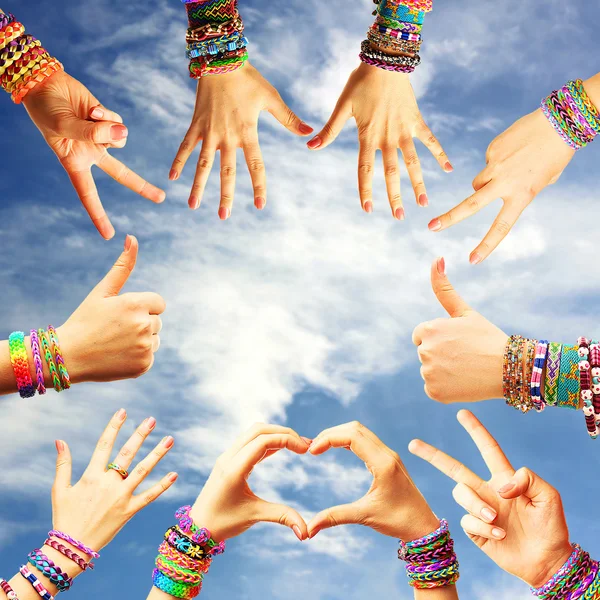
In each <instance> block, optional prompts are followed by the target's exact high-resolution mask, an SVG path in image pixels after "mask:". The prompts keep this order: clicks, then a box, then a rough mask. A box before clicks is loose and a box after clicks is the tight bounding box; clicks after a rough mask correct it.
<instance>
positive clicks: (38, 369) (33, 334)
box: [29, 329, 46, 396]
mask: <svg viewBox="0 0 600 600" xmlns="http://www.w3.org/2000/svg"><path fill="white" fill-rule="evenodd" d="M29 339H30V340H31V353H32V354H33V362H34V364H35V377H36V380H37V391H38V394H39V395H40V396H42V395H43V394H45V393H46V382H45V380H44V364H43V363H42V354H41V352H40V339H39V338H38V334H37V330H36V329H32V330H31V331H30V332H29Z"/></svg>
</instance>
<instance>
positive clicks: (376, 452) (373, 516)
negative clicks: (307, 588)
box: [308, 421, 440, 541]
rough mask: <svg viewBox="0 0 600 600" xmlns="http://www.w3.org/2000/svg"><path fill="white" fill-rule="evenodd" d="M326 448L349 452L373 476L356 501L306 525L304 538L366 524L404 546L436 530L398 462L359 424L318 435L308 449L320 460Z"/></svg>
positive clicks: (436, 523) (436, 524)
mask: <svg viewBox="0 0 600 600" xmlns="http://www.w3.org/2000/svg"><path fill="white" fill-rule="evenodd" d="M330 448H347V449H349V450H351V451H352V452H354V454H356V456H358V457H359V458H360V459H361V460H363V461H364V462H365V465H366V467H367V469H369V471H370V472H371V474H372V475H373V483H372V485H371V488H370V489H369V491H368V492H367V493H366V495H365V496H363V497H362V498H361V499H360V500H356V501H355V502H352V503H351V504H344V505H341V506H334V507H333V508H328V509H326V510H324V511H322V512H320V513H319V514H318V515H316V516H315V517H313V519H312V520H311V521H310V523H309V524H308V534H309V536H310V537H311V538H313V537H315V535H317V533H319V531H321V530H323V529H328V528H330V527H337V526H338V525H347V524H350V523H354V524H358V525H365V526H366V527H370V528H371V529H374V530H375V531H378V532H379V533H383V534H384V535H389V536H390V537H394V538H397V539H401V540H404V541H411V540H415V539H417V538H419V537H422V536H423V535H426V534H428V533H431V532H432V531H435V530H436V529H437V528H438V527H439V525H440V522H439V519H438V518H437V517H436V516H435V515H434V514H433V512H432V511H431V509H430V508H429V505H428V504H427V501H426V500H425V498H423V495H422V494H421V492H420V491H419V489H418V488H417V486H416V485H415V484H414V483H413V481H412V479H411V478H410V476H409V474H408V473H407V472H406V468H405V467H404V465H403V464H402V461H401V460H400V457H399V456H398V455H397V454H396V453H395V452H394V451H393V450H390V449H389V448H388V447H387V446H386V445H385V444H384V443H383V442H382V441H381V440H380V439H379V438H378V437H377V436H376V435H375V434H374V433H373V432H371V431H369V430H368V429H367V428H366V427H364V426H363V425H361V424H360V423H358V422H356V421H355V422H354V423H347V424H346V425H340V426H338V427H332V428H331V429H326V430H325V431H323V432H321V433H320V434H319V435H318V436H317V437H316V438H315V439H314V440H313V443H312V444H311V446H310V453H311V454H313V455H314V456H319V455H321V454H323V453H324V452H327V450H329V449H330Z"/></svg>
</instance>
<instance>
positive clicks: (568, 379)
mask: <svg viewBox="0 0 600 600" xmlns="http://www.w3.org/2000/svg"><path fill="white" fill-rule="evenodd" d="M557 395H558V403H557V406H559V407H561V408H569V409H571V410H578V409H579V354H578V348H577V346H566V345H563V348H562V354H561V358H560V372H559V374H558V394H557Z"/></svg>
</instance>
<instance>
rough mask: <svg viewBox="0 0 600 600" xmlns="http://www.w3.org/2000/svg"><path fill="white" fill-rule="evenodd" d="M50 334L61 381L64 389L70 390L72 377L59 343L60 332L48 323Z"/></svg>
mask: <svg viewBox="0 0 600 600" xmlns="http://www.w3.org/2000/svg"><path fill="white" fill-rule="evenodd" d="M48 335H49V336H50V341H51V342H52V350H53V352H54V359H55V360H56V366H57V367H58V373H59V375H60V381H61V383H62V387H63V389H64V390H68V389H69V388H70V387H71V378H70V377H69V372H68V371H67V366H66V365H65V359H64V358H63V355H62V352H61V349H60V345H59V343H58V334H57V333H56V329H54V327H52V325H48Z"/></svg>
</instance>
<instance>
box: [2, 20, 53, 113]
mask: <svg viewBox="0 0 600 600" xmlns="http://www.w3.org/2000/svg"><path fill="white" fill-rule="evenodd" d="M62 70H63V66H62V64H61V63H60V62H58V60H56V58H53V57H51V56H50V55H49V54H48V52H46V50H45V49H44V48H42V45H41V43H40V41H39V40H36V39H35V38H34V37H33V36H32V35H26V34H25V27H24V26H23V24H22V23H19V22H18V21H17V20H15V17H14V15H11V14H10V13H8V14H7V13H4V12H2V10H1V9H0V85H1V86H2V87H3V88H4V90H5V91H6V92H8V93H10V94H12V99H13V102H15V103H16V104H20V103H21V102H22V101H23V98H25V96H27V94H28V93H29V91H30V90H32V89H33V88H34V87H36V86H37V85H38V84H40V83H42V82H43V81H45V80H46V79H47V78H48V77H50V76H51V75H52V74H54V73H56V72H57V71H62Z"/></svg>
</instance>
